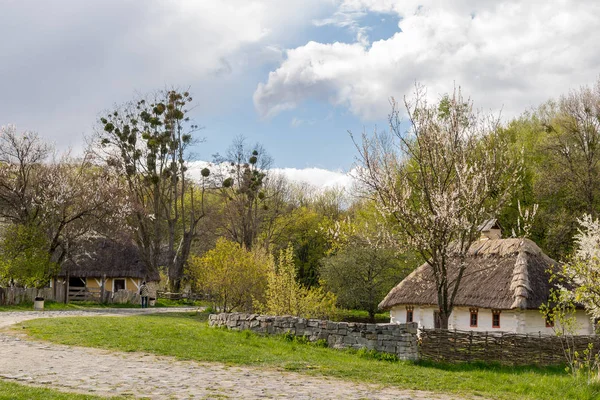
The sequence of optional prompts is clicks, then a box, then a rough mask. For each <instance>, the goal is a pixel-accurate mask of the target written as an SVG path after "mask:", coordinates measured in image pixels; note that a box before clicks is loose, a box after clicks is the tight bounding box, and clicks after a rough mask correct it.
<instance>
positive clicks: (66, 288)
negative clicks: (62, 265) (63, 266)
mask: <svg viewBox="0 0 600 400" xmlns="http://www.w3.org/2000/svg"><path fill="white" fill-rule="evenodd" d="M70 279H71V273H70V272H69V270H67V279H66V280H65V304H69V289H70V288H69V280H70Z"/></svg>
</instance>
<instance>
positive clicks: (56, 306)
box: [0, 299, 207, 312]
mask: <svg viewBox="0 0 600 400" xmlns="http://www.w3.org/2000/svg"><path fill="white" fill-rule="evenodd" d="M206 305H207V303H206V302H202V301H191V300H189V301H188V300H169V299H158V300H157V301H156V307H159V308H161V307H189V306H191V307H203V306H206ZM87 308H140V305H139V304H116V303H113V304H101V303H96V302H93V301H75V302H71V303H69V304H64V303H60V302H56V301H51V300H46V301H45V302H44V310H45V311H60V310H67V311H68V310H85V309H87ZM31 310H33V303H30V302H26V303H21V304H17V305H11V306H0V312H2V311H31Z"/></svg>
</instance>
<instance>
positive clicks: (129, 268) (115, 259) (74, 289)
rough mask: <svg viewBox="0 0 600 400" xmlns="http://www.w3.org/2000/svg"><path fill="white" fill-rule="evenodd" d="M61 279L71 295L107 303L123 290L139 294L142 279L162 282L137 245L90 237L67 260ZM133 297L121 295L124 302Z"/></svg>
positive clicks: (73, 298)
mask: <svg viewBox="0 0 600 400" xmlns="http://www.w3.org/2000/svg"><path fill="white" fill-rule="evenodd" d="M58 278H59V279H62V280H63V281H64V282H66V283H67V286H68V289H67V293H68V298H67V299H66V300H67V301H71V300H88V301H98V302H107V301H108V300H109V298H113V297H114V296H115V294H117V293H119V292H128V293H131V294H136V293H137V292H138V291H139V287H140V285H141V283H142V281H146V282H148V283H150V287H152V286H153V285H152V284H151V283H154V282H158V281H159V280H160V276H159V274H158V272H156V271H151V270H150V269H149V268H148V266H147V265H146V263H145V262H144V261H143V260H142V258H141V257H140V255H139V252H138V250H137V248H136V247H135V246H134V245H133V244H132V243H128V242H126V241H115V240H110V239H106V238H98V237H96V238H90V239H88V240H87V241H86V243H85V244H84V245H83V246H82V247H81V249H80V250H79V251H78V252H76V253H75V254H73V255H72V256H71V257H70V258H69V259H68V260H66V261H65V262H63V265H62V268H61V271H60V273H59V274H58ZM130 297H132V296H124V295H123V294H121V295H119V298H123V299H125V300H124V301H129V300H131V299H130Z"/></svg>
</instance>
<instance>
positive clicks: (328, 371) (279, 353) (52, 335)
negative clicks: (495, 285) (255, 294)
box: [19, 313, 600, 400]
mask: <svg viewBox="0 0 600 400" xmlns="http://www.w3.org/2000/svg"><path fill="white" fill-rule="evenodd" d="M206 317H207V316H206V314H196V313H193V314H176V315H173V314H170V315H147V316H135V317H124V318H106V317H85V318H83V317H82V318H53V319H37V320H32V321H27V322H23V323H22V324H19V325H22V326H23V327H25V329H26V331H27V332H28V333H29V334H30V335H31V336H33V337H34V338H37V339H44V340H50V341H53V342H57V343H63V344H68V345H81V346H91V347H101V348H108V349H114V350H119V351H126V352H128V351H143V352H149V353H155V354H161V355H170V356H175V357H178V358H181V359H191V360H197V361H214V362H222V363H227V364H230V365H253V366H258V367H267V368H275V369H283V370H290V371H297V372H300V373H305V374H310V375H317V376H319V375H321V376H332V377H337V378H342V379H349V380H354V381H360V382H370V383H378V384H383V385H390V386H396V387H399V388H403V389H418V390H430V391H434V392H449V393H458V394H468V395H472V396H482V397H486V398H497V399H511V400H514V399H539V400H543V399H552V400H554V399H557V398H560V399H582V400H583V399H599V398H600V385H593V386H587V385H585V384H583V383H581V382H578V381H575V380H573V379H572V378H570V377H569V376H568V375H567V374H566V373H565V372H564V370H563V369H562V368H558V367H557V368H543V369H542V368H535V367H530V368H524V367H518V368H509V367H500V366H493V365H467V364H463V365H439V364H433V363H421V364H414V363H410V362H399V361H379V360H377V359H375V358H374V357H373V355H371V354H365V353H361V352H358V353H357V352H350V351H340V350H334V349H329V348H323V347H318V346H315V345H309V344H300V343H297V342H293V341H289V340H286V339H285V338H284V337H261V336H258V335H255V334H253V333H251V332H235V331H226V330H224V329H215V328H209V327H208V324H207V323H206Z"/></svg>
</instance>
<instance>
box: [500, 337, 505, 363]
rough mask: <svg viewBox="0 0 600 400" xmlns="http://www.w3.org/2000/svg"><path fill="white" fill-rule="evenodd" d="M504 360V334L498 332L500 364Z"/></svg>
mask: <svg viewBox="0 0 600 400" xmlns="http://www.w3.org/2000/svg"><path fill="white" fill-rule="evenodd" d="M503 359H504V332H500V364H502V361H503Z"/></svg>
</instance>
